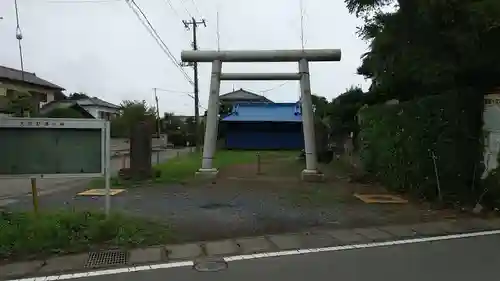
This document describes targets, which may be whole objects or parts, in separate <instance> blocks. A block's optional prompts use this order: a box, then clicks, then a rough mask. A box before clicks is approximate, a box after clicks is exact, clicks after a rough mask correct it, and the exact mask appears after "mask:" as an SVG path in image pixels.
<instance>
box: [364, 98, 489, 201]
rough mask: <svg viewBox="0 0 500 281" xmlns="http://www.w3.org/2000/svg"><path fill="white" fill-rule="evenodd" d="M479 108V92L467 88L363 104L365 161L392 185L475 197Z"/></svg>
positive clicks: (426, 193) (448, 197)
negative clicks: (395, 102)
mask: <svg viewBox="0 0 500 281" xmlns="http://www.w3.org/2000/svg"><path fill="white" fill-rule="evenodd" d="M482 110H483V97H482V95H479V94H474V93H470V92H468V93H453V94H443V95H435V96H427V97H424V98H421V99H418V100H414V101H408V102H404V103H401V104H398V105H375V106H372V107H368V108H366V109H363V110H362V111H361V117H362V123H361V130H360V135H359V137H360V143H361V151H360V153H361V158H362V162H363V166H364V168H365V169H366V170H367V171H368V172H370V173H372V174H373V175H375V176H376V178H378V179H379V180H380V181H381V182H382V183H383V184H385V185H386V186H387V187H388V188H390V189H393V190H397V191H401V192H409V193H412V194H415V195H418V196H419V197H423V198H426V199H429V200H433V199H442V200H443V201H445V202H448V203H452V202H453V203H455V202H461V203H467V202H474V200H477V199H478V196H479V194H480V193H481V190H479V187H478V186H477V185H476V183H479V178H480V175H481V171H482V166H481V165H480V164H479V163H480V160H481V155H482V154H481V153H482V144H481V134H482V131H481V127H482ZM433 156H435V158H434V159H435V161H434V160H433ZM434 162H435V164H434ZM436 170H437V176H436Z"/></svg>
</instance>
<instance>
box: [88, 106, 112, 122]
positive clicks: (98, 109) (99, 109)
mask: <svg viewBox="0 0 500 281" xmlns="http://www.w3.org/2000/svg"><path fill="white" fill-rule="evenodd" d="M82 107H83V108H84V109H85V110H86V111H87V112H88V113H90V114H92V116H94V118H96V119H101V117H100V114H99V112H109V113H112V114H117V113H118V110H116V109H112V108H107V107H100V106H88V105H83V106H82Z"/></svg>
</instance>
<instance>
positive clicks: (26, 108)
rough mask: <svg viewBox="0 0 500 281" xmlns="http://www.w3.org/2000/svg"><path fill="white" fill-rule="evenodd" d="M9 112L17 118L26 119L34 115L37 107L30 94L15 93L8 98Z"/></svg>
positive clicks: (23, 92)
mask: <svg viewBox="0 0 500 281" xmlns="http://www.w3.org/2000/svg"><path fill="white" fill-rule="evenodd" d="M8 99H9V102H8V105H7V111H8V112H10V113H11V114H12V115H13V116H15V117H26V116H27V115H29V114H32V113H33V111H34V109H35V107H34V102H33V99H32V96H31V94H30V93H29V92H25V91H13V92H12V94H11V95H10V96H9V97H8Z"/></svg>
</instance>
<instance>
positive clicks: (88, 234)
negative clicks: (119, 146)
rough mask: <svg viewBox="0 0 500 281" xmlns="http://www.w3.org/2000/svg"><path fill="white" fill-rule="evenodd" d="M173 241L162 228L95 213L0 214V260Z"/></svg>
mask: <svg viewBox="0 0 500 281" xmlns="http://www.w3.org/2000/svg"><path fill="white" fill-rule="evenodd" d="M171 242H175V241H174V235H173V233H172V231H171V229H170V228H169V227H168V226H166V225H163V224H159V223H156V222H153V221H148V220H144V219H139V218H132V217H127V216H124V215H120V214H112V215H110V217H109V218H106V216H105V215H104V214H102V213H96V212H69V211H64V212H63V211H61V212H49V213H40V214H38V215H36V214H34V213H31V212H0V259H9V260H19V259H35V258H40V257H46V256H50V255H54V254H66V253H76V252H84V251H88V250H91V249H105V248H111V247H113V248H116V247H119V248H133V247H138V246H146V245H158V244H166V243H171Z"/></svg>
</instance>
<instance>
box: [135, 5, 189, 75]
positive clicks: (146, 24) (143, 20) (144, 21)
mask: <svg viewBox="0 0 500 281" xmlns="http://www.w3.org/2000/svg"><path fill="white" fill-rule="evenodd" d="M126 2H127V4H128V5H129V7H130V8H131V9H132V11H133V12H134V14H135V15H136V16H137V18H138V19H139V21H140V22H141V23H142V25H143V26H144V27H145V28H146V29H147V30H148V33H149V34H150V35H151V36H152V37H153V39H155V41H156V43H157V44H158V45H159V46H160V48H161V49H162V50H163V52H164V53H165V54H166V55H167V56H168V57H169V59H170V61H171V62H172V63H173V64H174V65H175V66H176V67H177V69H178V70H179V71H180V72H181V73H182V74H183V75H184V78H185V79H186V80H187V81H188V82H189V83H190V84H194V82H193V80H192V79H191V77H189V75H188V74H187V73H186V71H184V69H182V67H181V63H180V62H179V61H178V60H177V59H176V58H175V57H174V55H173V54H172V52H171V51H170V49H169V48H168V46H167V45H166V44H165V42H164V41H163V39H162V38H161V36H160V35H159V34H158V32H157V31H156V29H155V28H154V27H153V25H152V24H151V22H150V21H149V19H148V18H147V16H146V14H145V13H144V12H143V11H142V9H141V8H140V7H139V6H138V5H137V4H136V3H135V1H134V0H126ZM134 6H135V8H134ZM138 11H139V12H138ZM139 13H140V14H139ZM141 15H142V17H141Z"/></svg>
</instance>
